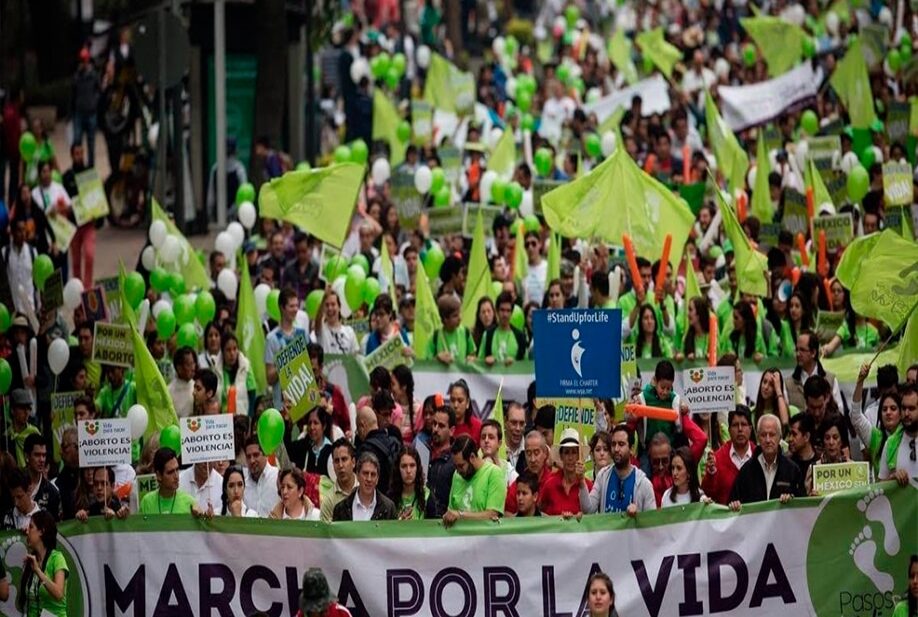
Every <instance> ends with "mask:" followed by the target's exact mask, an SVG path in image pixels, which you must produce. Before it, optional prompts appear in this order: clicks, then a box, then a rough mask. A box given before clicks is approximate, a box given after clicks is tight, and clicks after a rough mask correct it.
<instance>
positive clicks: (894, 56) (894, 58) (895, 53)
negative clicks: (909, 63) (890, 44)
mask: <svg viewBox="0 0 918 617" xmlns="http://www.w3.org/2000/svg"><path fill="white" fill-rule="evenodd" d="M886 62H887V63H888V64H889V69H890V70H891V71H892V72H893V73H898V72H899V69H900V68H901V67H902V54H900V53H899V50H898V49H896V48H893V49H890V50H889V53H888V54H887V55H886Z"/></svg>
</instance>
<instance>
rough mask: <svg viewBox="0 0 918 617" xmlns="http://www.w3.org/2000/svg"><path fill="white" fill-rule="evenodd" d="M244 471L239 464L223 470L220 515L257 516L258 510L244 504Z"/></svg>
mask: <svg viewBox="0 0 918 617" xmlns="http://www.w3.org/2000/svg"><path fill="white" fill-rule="evenodd" d="M244 495H245V473H244V472H243V469H242V467H241V466H240V465H232V466H230V467H229V468H228V469H227V470H226V471H224V472H223V498H222V501H223V506H222V507H221V508H220V516H236V517H242V518H258V512H256V511H255V510H250V509H249V508H247V507H246V505H245V499H244V498H243V497H244Z"/></svg>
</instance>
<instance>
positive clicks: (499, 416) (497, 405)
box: [491, 377, 507, 461]
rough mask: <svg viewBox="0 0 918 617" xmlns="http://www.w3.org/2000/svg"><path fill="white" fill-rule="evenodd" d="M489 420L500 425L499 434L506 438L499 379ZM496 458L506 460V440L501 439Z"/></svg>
mask: <svg viewBox="0 0 918 617" xmlns="http://www.w3.org/2000/svg"><path fill="white" fill-rule="evenodd" d="M491 419H492V420H497V422H498V424H500V434H501V435H504V436H506V435H507V431H506V430H505V429H504V379H503V377H501V379H500V385H499V386H497V396H496V397H494V409H492V410H491ZM497 456H498V457H499V458H500V460H502V461H505V460H507V440H506V439H501V440H500V446H498V448H497Z"/></svg>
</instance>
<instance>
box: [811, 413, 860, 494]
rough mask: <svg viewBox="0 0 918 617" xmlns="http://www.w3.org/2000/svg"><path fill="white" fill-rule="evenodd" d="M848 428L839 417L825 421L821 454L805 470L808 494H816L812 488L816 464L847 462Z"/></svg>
mask: <svg viewBox="0 0 918 617" xmlns="http://www.w3.org/2000/svg"><path fill="white" fill-rule="evenodd" d="M847 452H848V430H847V428H846V427H845V421H844V419H842V418H841V417H834V418H831V419H829V420H828V421H827V422H826V423H825V428H824V429H823V432H822V456H821V457H819V460H818V461H817V462H816V463H814V464H813V465H810V468H809V469H807V472H806V490H807V493H808V494H810V495H818V493H817V492H816V491H815V490H814V489H813V468H814V467H816V466H818V465H832V464H835V463H847V462H848V460H849V459H848V455H847Z"/></svg>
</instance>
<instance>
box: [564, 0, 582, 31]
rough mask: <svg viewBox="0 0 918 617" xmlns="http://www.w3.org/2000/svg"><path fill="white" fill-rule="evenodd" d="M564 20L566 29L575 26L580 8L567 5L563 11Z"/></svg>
mask: <svg viewBox="0 0 918 617" xmlns="http://www.w3.org/2000/svg"><path fill="white" fill-rule="evenodd" d="M564 19H565V21H567V27H568V28H573V27H574V26H576V25H577V20H578V19H580V7H578V6H577V5H576V4H569V5H568V6H567V8H566V9H564Z"/></svg>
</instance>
